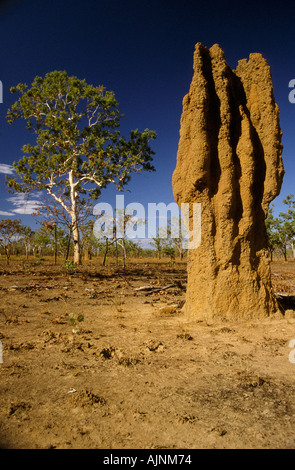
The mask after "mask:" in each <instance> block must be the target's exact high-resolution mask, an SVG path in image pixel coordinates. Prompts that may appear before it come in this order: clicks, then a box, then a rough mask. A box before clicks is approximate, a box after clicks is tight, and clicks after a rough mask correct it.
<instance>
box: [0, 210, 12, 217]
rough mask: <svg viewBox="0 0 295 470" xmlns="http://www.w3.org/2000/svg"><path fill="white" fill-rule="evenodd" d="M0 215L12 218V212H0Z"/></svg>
mask: <svg viewBox="0 0 295 470" xmlns="http://www.w3.org/2000/svg"><path fill="white" fill-rule="evenodd" d="M0 215H2V216H12V215H14V213H13V212H7V211H0Z"/></svg>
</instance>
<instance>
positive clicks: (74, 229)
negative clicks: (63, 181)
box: [69, 170, 81, 264]
mask: <svg viewBox="0 0 295 470" xmlns="http://www.w3.org/2000/svg"><path fill="white" fill-rule="evenodd" d="M69 182H70V188H71V218H72V232H73V239H74V262H75V263H77V264H81V252H80V234H79V228H78V221H77V197H78V193H77V192H76V188H75V183H74V177H73V170H71V171H70V173H69Z"/></svg>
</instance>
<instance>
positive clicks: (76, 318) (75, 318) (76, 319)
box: [69, 313, 84, 333]
mask: <svg viewBox="0 0 295 470" xmlns="http://www.w3.org/2000/svg"><path fill="white" fill-rule="evenodd" d="M69 318H70V325H71V326H73V327H74V328H73V329H72V332H73V333H79V331H80V328H79V326H78V324H79V323H81V322H82V321H83V320H84V315H83V314H82V313H79V314H74V313H69Z"/></svg>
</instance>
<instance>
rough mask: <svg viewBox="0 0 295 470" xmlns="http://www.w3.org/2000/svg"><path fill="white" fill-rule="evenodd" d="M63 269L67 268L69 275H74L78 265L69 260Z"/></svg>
mask: <svg viewBox="0 0 295 470" xmlns="http://www.w3.org/2000/svg"><path fill="white" fill-rule="evenodd" d="M63 267H64V268H65V270H66V272H67V274H74V272H75V271H76V269H77V263H75V262H74V261H69V260H67V261H65V263H64V265H63Z"/></svg>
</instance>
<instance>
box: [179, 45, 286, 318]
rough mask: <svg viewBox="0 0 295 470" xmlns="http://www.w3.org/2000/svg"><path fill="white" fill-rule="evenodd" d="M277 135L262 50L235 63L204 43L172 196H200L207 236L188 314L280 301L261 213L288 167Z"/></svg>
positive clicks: (249, 310)
mask: <svg viewBox="0 0 295 470" xmlns="http://www.w3.org/2000/svg"><path fill="white" fill-rule="evenodd" d="M281 136H282V132H281V129H280V124H279V109H278V106H277V104H276V103H275V100H274V95H273V85H272V77H271V72H270V67H269V65H268V64H267V61H266V60H265V59H264V58H263V57H262V55H261V54H258V53H255V54H250V57H249V60H248V61H247V60H246V59H243V60H240V61H239V64H238V67H237V69H236V70H232V69H231V68H230V67H229V65H228V64H227V62H226V60H225V56H224V53H223V51H222V50H221V48H220V47H219V46H218V45H217V44H215V45H214V46H212V47H211V48H210V49H208V48H206V47H204V46H203V45H202V44H200V43H198V44H197V45H196V47H195V53H194V75H193V79H192V82H191V86H190V90H189V93H188V94H187V95H186V96H185V97H184V99H183V112H182V116H181V129H180V140H179V147H178V153H177V165H176V168H175V171H174V174H173V192H174V196H175V200H176V202H177V203H178V204H179V205H180V204H181V203H190V204H192V203H196V202H197V203H201V244H200V245H199V247H198V248H194V249H190V250H189V253H188V284H187V293H186V303H185V307H184V311H185V312H186V313H187V314H189V315H193V316H195V318H199V319H202V318H203V319H212V318H220V319H221V318H222V319H227V318H228V319H230V318H231V319H232V318H237V319H238V318H259V317H266V316H268V315H270V314H271V313H274V312H276V311H277V310H278V306H277V302H276V300H275V297H274V295H273V293H272V289H271V272H270V260H269V256H268V251H267V235H266V229H265V217H266V216H267V211H268V207H269V204H270V202H271V201H272V200H273V199H274V198H275V197H276V196H277V195H278V194H279V192H280V189H281V185H282V180H283V175H284V167H283V163H282V144H281ZM191 222H192V220H190V227H191V226H192V223H191Z"/></svg>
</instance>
